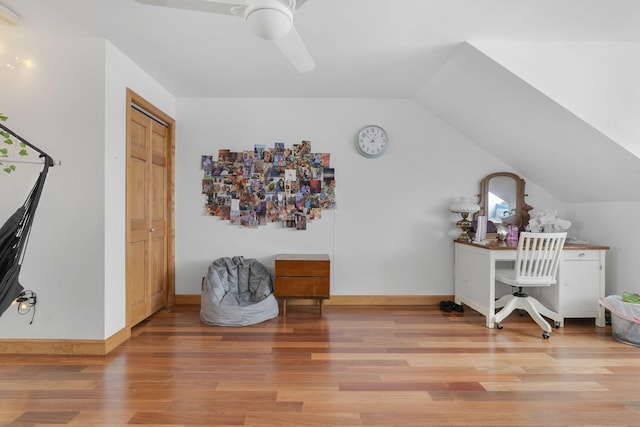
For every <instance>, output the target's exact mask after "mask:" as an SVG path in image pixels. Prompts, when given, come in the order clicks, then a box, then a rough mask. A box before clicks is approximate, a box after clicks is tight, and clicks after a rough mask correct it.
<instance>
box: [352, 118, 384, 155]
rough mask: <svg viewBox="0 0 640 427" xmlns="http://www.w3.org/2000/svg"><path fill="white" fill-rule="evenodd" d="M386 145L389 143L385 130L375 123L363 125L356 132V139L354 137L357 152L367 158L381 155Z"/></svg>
mask: <svg viewBox="0 0 640 427" xmlns="http://www.w3.org/2000/svg"><path fill="white" fill-rule="evenodd" d="M387 145H389V139H388V138H387V132H385V130H384V129H382V128H381V127H380V126H376V125H370V126H365V127H363V128H362V129H361V130H360V132H359V133H358V139H356V148H357V149H358V152H359V153H360V154H362V155H363V156H365V157H369V158H374V157H380V156H382V155H383V154H384V152H385V150H386V149H387Z"/></svg>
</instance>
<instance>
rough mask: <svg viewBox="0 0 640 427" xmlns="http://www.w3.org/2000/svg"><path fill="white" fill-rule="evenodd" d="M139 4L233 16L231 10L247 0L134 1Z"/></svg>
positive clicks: (242, 4) (244, 4)
mask: <svg viewBox="0 0 640 427" xmlns="http://www.w3.org/2000/svg"><path fill="white" fill-rule="evenodd" d="M135 1H136V2H138V3H141V4H147V5H151V6H163V7H169V8H172V9H183V10H193V11H196V12H207V13H219V14H223V15H235V14H234V13H233V12H232V11H231V9H232V8H234V7H236V6H246V5H247V0H224V1H215V0H135Z"/></svg>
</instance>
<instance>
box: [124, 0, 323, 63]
mask: <svg viewBox="0 0 640 427" xmlns="http://www.w3.org/2000/svg"><path fill="white" fill-rule="evenodd" d="M135 1H137V2H138V3H142V4H148V5H154V6H164V7H170V8H174V9H185V10H195V11H198V12H207V13H220V14H224V15H233V16H238V17H242V18H243V19H244V21H245V23H246V24H247V26H248V27H249V29H250V30H251V31H252V32H253V33H254V34H256V35H257V36H258V37H260V38H262V39H265V40H272V41H273V42H274V43H275V44H276V46H278V48H279V49H280V50H281V51H282V53H284V55H285V56H286V57H287V58H288V59H289V61H291V63H292V64H293V65H294V66H295V67H296V68H297V69H298V71H299V72H301V73H305V72H307V71H311V70H312V69H314V68H315V66H316V64H315V63H314V62H313V58H311V55H310V54H309V51H308V50H307V48H306V46H305V45H304V42H303V41H302V38H300V35H299V34H298V31H297V30H296V28H295V27H294V26H293V14H294V12H295V11H296V9H297V8H299V7H300V6H302V5H303V4H304V3H305V2H306V1H307V0H135Z"/></svg>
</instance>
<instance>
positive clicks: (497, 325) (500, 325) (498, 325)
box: [496, 323, 504, 329]
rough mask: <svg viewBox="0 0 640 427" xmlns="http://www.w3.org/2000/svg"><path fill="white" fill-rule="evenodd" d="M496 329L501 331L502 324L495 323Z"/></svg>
mask: <svg viewBox="0 0 640 427" xmlns="http://www.w3.org/2000/svg"><path fill="white" fill-rule="evenodd" d="M496 328H498V329H502V328H504V325H503V324H502V323H496Z"/></svg>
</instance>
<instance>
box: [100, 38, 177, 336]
mask: <svg viewBox="0 0 640 427" xmlns="http://www.w3.org/2000/svg"><path fill="white" fill-rule="evenodd" d="M105 45H106V50H105V54H106V61H105V63H106V71H105V82H106V83H105V92H104V97H105V124H106V125H105V144H104V168H105V189H104V196H105V227H104V236H105V260H104V262H105V266H106V268H105V278H104V281H105V283H106V286H105V294H104V305H105V307H106V310H105V331H104V336H105V337H109V336H111V335H113V334H114V333H115V332H117V331H118V330H120V329H122V328H123V327H124V326H125V320H126V306H125V298H126V292H125V232H124V230H125V201H126V197H125V191H126V182H125V176H126V89H127V87H128V88H130V89H132V90H133V91H135V92H136V93H137V94H138V95H140V96H142V97H143V98H144V99H146V100H147V101H149V102H150V103H151V104H153V105H155V106H156V107H158V108H159V109H160V110H162V111H163V112H165V113H166V114H168V115H169V116H171V117H175V98H174V97H173V96H172V95H171V94H170V93H169V92H168V91H167V90H166V89H165V88H163V87H162V86H160V85H159V84H158V83H157V82H156V81H155V80H153V79H151V78H150V77H149V75H148V74H146V73H145V72H144V71H143V70H142V69H141V68H140V67H139V66H137V65H136V64H135V63H133V62H132V61H131V60H130V59H129V58H128V57H127V56H125V55H124V54H123V53H122V52H120V51H119V50H118V49H116V48H115V47H114V46H113V45H112V44H111V43H109V42H105Z"/></svg>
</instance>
